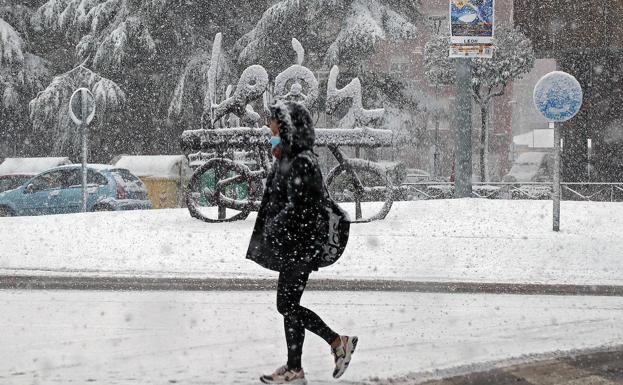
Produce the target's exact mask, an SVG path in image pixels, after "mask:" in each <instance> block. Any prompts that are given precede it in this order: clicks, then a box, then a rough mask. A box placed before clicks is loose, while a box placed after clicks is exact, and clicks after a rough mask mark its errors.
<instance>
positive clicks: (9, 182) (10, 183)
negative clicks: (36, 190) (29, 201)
mask: <svg viewBox="0 0 623 385" xmlns="http://www.w3.org/2000/svg"><path fill="white" fill-rule="evenodd" d="M28 179H30V177H14V178H6V179H2V178H0V192H3V191H8V190H13V189H16V188H18V187H20V186H21V185H22V184H24V183H25V182H26V181H27V180H28Z"/></svg>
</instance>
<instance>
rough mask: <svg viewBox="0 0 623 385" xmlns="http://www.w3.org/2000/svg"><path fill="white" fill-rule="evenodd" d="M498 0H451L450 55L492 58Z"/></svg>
mask: <svg viewBox="0 0 623 385" xmlns="http://www.w3.org/2000/svg"><path fill="white" fill-rule="evenodd" d="M493 10H494V0H450V57H458V58H491V57H492V56H493V37H494V32H495V28H494V11H493Z"/></svg>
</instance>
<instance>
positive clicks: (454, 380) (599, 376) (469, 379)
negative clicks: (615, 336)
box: [421, 348, 623, 385]
mask: <svg viewBox="0 0 623 385" xmlns="http://www.w3.org/2000/svg"><path fill="white" fill-rule="evenodd" d="M619 384H623V348H618V349H608V350H607V351H605V352H592V353H588V354H574V355H572V356H568V357H562V358H557V359H553V360H544V361H538V362H532V363H528V364H522V365H513V366H508V367H505V368H500V369H494V370H489V371H483V372H477V373H469V374H466V375H463V376H454V377H449V378H445V379H442V380H431V381H426V382H423V383H422V384H421V385H619Z"/></svg>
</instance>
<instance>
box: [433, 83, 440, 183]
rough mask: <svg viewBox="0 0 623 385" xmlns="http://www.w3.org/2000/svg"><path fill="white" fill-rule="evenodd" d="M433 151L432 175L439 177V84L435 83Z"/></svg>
mask: <svg viewBox="0 0 623 385" xmlns="http://www.w3.org/2000/svg"><path fill="white" fill-rule="evenodd" d="M435 103H436V106H435V152H434V153H433V177H434V178H435V179H436V178H437V177H439V174H440V172H439V86H437V85H435Z"/></svg>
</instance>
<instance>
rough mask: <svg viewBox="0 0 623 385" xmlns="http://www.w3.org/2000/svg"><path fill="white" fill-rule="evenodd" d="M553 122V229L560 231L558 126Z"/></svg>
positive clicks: (551, 126) (550, 124)
mask: <svg viewBox="0 0 623 385" xmlns="http://www.w3.org/2000/svg"><path fill="white" fill-rule="evenodd" d="M558 126H559V125H557V124H555V123H554V122H550V123H549V128H550V129H553V130H554V188H553V190H554V191H553V196H552V201H553V202H554V208H553V216H554V231H560V196H561V188H560V128H559V127H558Z"/></svg>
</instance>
